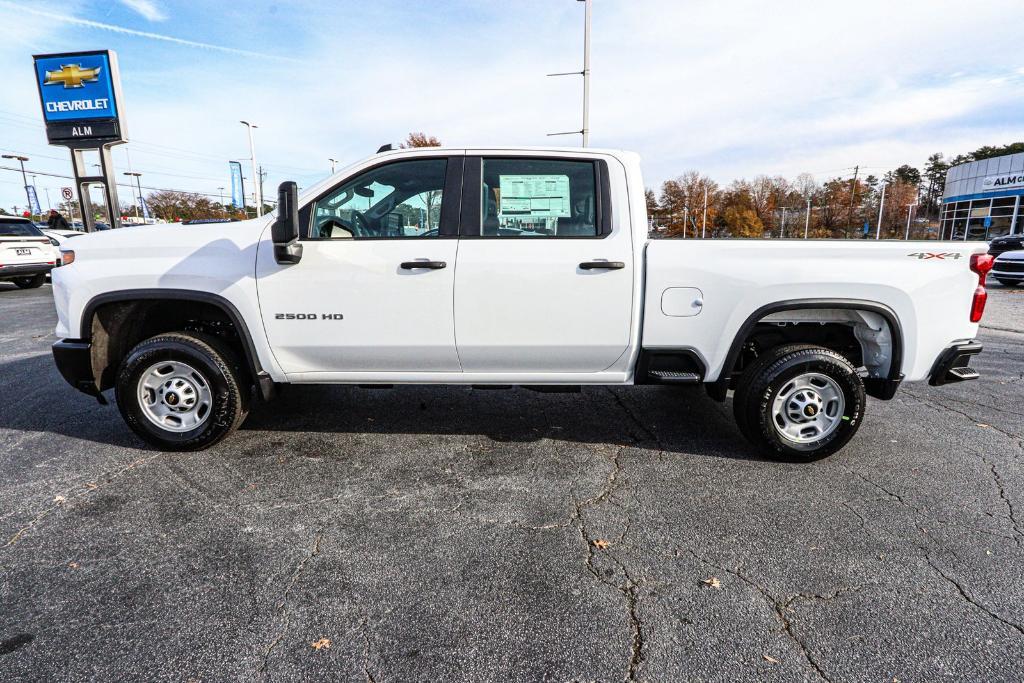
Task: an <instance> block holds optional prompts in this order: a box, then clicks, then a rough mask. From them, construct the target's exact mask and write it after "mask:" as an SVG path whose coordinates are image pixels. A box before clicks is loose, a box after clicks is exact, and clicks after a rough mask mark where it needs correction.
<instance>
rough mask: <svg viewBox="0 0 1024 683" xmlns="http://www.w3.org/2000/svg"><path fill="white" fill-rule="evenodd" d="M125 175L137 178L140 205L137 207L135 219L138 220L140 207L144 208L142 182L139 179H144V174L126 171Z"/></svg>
mask: <svg viewBox="0 0 1024 683" xmlns="http://www.w3.org/2000/svg"><path fill="white" fill-rule="evenodd" d="M124 174H125V175H126V176H132V177H134V178H135V188H136V189H137V190H138V191H139V194H138V203H137V204H136V205H135V217H136V218H138V217H139V207H140V206H142V181H140V180H139V178H141V177H142V174H141V173H138V172H135V171H125V172H124Z"/></svg>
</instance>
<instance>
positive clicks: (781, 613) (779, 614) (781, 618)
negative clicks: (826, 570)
mask: <svg viewBox="0 0 1024 683" xmlns="http://www.w3.org/2000/svg"><path fill="white" fill-rule="evenodd" d="M686 551H687V552H688V553H690V555H692V556H693V557H694V558H696V559H697V560H698V561H699V562H703V563H704V564H707V565H709V566H711V567H714V568H715V569H718V570H719V571H723V572H725V573H726V574H730V575H732V576H735V577H736V578H737V579H739V580H740V581H742V582H743V583H745V584H747V585H748V586H750V587H751V588H753V589H754V590H755V591H757V592H758V594H759V595H760V596H761V597H762V598H763V599H764V601H765V602H766V603H767V604H768V605H769V607H771V609H772V612H773V613H774V615H775V618H776V619H777V620H778V622H779V624H780V625H781V626H782V632H783V633H785V634H786V636H787V637H788V638H789V640H790V641H791V642H792V643H793V644H794V645H796V646H797V648H798V649H799V650H800V653H801V654H802V655H803V657H804V660H805V661H806V662H807V664H808V666H810V667H811V669H812V670H813V671H814V673H815V674H817V676H818V677H819V678H820V679H821V680H823V681H826V683H832V679H831V678H830V677H829V675H828V674H827V673H825V670H824V669H823V668H822V666H821V664H819V663H818V661H817V660H816V659H815V658H814V657H813V656H812V655H811V651H810V650H809V649H807V645H806V644H805V643H804V641H803V640H801V639H800V637H799V636H797V635H796V633H795V632H794V631H793V621H792V619H790V618H789V617H787V616H786V611H787V610H790V611H792V610H791V607H790V606H791V605H792V604H793V602H795V601H796V600H799V599H805V600H821V601H824V602H830V601H831V600H834V599H835V598H837V597H839V595H841V594H842V593H846V592H851V591H858V590H860V588H861V587H860V586H855V587H844V588H839V589H838V590H836V591H835V592H834V593H832V594H830V595H817V594H812V593H797V594H795V595H792V596H790V597H789V598H787V599H785V600H784V601H780V600H779V599H777V598H776V597H775V596H773V595H772V594H771V593H770V592H769V591H768V589H767V588H765V587H764V586H762V585H760V584H759V583H757V582H756V581H754V580H753V579H752V578H750V577H749V576H747V575H746V574H744V573H743V572H741V571H740V568H739V567H738V566H737V567H736V568H735V569H730V568H728V567H726V566H724V565H720V564H718V563H716V562H712V561H711V560H709V559H708V558H706V557H702V556H700V555H698V554H697V553H696V552H694V551H693V550H690V549H689V548H687V550H686Z"/></svg>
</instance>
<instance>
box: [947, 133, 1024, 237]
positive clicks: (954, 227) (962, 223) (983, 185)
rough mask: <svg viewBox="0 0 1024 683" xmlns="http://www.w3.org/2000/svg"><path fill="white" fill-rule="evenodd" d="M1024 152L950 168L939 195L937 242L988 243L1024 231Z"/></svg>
mask: <svg viewBox="0 0 1024 683" xmlns="http://www.w3.org/2000/svg"><path fill="white" fill-rule="evenodd" d="M1022 197H1024V153H1022V154H1007V155H1006V156H1001V157H992V158H991V159H982V160H981V161H971V162H969V163H966V164H960V165H958V166H953V167H952V168H950V169H949V171H948V172H947V173H946V187H945V189H944V191H943V193H942V223H941V225H940V228H941V230H942V234H941V237H940V239H954V240H990V239H992V238H993V237H999V236H1000V235H1006V234H1009V233H1011V232H1024V216H1022V215H1021V214H1022V213H1024V201H1022Z"/></svg>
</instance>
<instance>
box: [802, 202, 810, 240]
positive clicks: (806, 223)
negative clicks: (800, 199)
mask: <svg viewBox="0 0 1024 683" xmlns="http://www.w3.org/2000/svg"><path fill="white" fill-rule="evenodd" d="M810 227H811V198H810V197H808V198H807V215H806V216H805V217H804V239H807V231H808V230H809V229H810Z"/></svg>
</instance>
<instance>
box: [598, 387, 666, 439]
mask: <svg viewBox="0 0 1024 683" xmlns="http://www.w3.org/2000/svg"><path fill="white" fill-rule="evenodd" d="M605 389H606V390H607V391H608V393H609V394H611V395H612V398H613V399H614V400H615V404H616V405H617V406H619V408H621V409H622V412H624V413H626V416H627V417H629V420H630V422H632V423H633V425H634V426H636V427H637V428H638V429H639V430H640V431H641V432H642V433H643V434H645V435H646V438H647V440H648V441H650V442H652V443H654V444H655V445H657V447H658V450H659V451H665V450H667V449H666V448H665V445H664V444H663V443H662V442H661V439H660V438H659V437H658V435H657V434H655V433H654V431H653V430H651V428H650V427H648V426H647V425H645V424H644V423H643V421H642V420H641V419H640V418H639V417H637V415H636V413H635V412H633V409H632V408H631V407H630V406H629V404H627V403H626V401H625V400H623V398H622V397H621V396H619V395H618V394H617V393H616V392H615V390H614V389H612V388H611V387H610V386H605ZM631 436H632V437H633V442H634V443H635V444H636V445H637V446H639V445H640V444H641V443H642V441H643V440H642V439H640V437H638V436H637V435H636V434H631Z"/></svg>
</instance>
